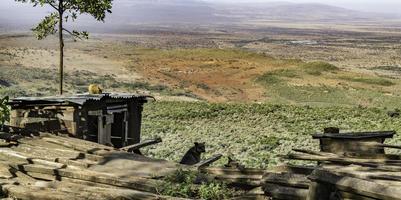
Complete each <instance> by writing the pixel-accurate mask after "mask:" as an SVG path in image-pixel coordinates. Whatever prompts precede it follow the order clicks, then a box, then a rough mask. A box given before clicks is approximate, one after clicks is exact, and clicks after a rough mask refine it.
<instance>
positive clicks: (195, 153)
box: [180, 142, 206, 165]
mask: <svg viewBox="0 0 401 200" xmlns="http://www.w3.org/2000/svg"><path fill="white" fill-rule="evenodd" d="M205 152H206V149H205V143H197V142H195V146H194V147H192V148H191V149H189V150H188V151H187V153H185V155H184V157H182V159H181V162H180V164H184V165H195V164H197V163H199V162H200V161H201V154H202V153H205Z"/></svg>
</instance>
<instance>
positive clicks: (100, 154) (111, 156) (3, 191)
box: [0, 133, 264, 200]
mask: <svg viewBox="0 0 401 200" xmlns="http://www.w3.org/2000/svg"><path fill="white" fill-rule="evenodd" d="M0 138H5V139H1V140H0V141H1V142H2V145H1V146H0V197H12V198H16V199H52V200H53V199H60V200H63V199H66V200H67V199H180V198H176V197H166V196H163V195H161V194H160V189H161V188H160V187H163V185H164V183H165V180H164V179H163V177H166V176H168V175H170V174H173V173H174V172H176V171H177V170H179V169H187V170H193V171H200V172H204V173H205V174H208V177H209V178H210V179H212V180H218V181H224V182H226V183H227V184H228V185H230V186H232V187H236V188H239V187H242V188H244V191H249V192H248V193H246V195H245V196H241V197H237V199H256V198H259V197H264V194H263V191H262V190H261V189H260V186H261V181H260V180H261V178H262V175H263V173H264V171H263V170H256V169H241V170H240V169H234V168H210V167H208V166H209V165H210V164H211V163H213V162H214V161H216V160H218V159H219V158H221V157H222V155H215V156H213V157H212V158H210V159H207V160H203V161H201V162H200V163H199V164H198V165H195V166H190V167H189V166H183V165H180V164H178V163H175V162H169V161H166V160H158V159H152V158H148V157H145V156H142V155H139V154H136V153H132V152H135V151H139V149H140V148H141V147H144V146H147V145H152V144H157V143H159V142H161V140H160V139H155V140H146V141H144V142H142V143H139V144H136V145H131V146H128V147H126V148H120V149H115V148H113V147H109V146H104V145H100V144H97V143H92V142H88V141H84V140H80V139H76V138H71V137H64V136H56V135H52V134H40V135H39V136H34V137H22V136H16V135H12V134H8V133H0ZM11 138H12V139H11Z"/></svg>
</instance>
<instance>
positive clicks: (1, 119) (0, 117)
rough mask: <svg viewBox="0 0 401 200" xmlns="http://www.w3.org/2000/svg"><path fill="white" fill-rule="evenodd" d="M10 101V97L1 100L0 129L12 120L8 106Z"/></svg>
mask: <svg viewBox="0 0 401 200" xmlns="http://www.w3.org/2000/svg"><path fill="white" fill-rule="evenodd" d="M8 100H9V97H8V96H6V97H3V98H1V99H0V129H1V128H2V126H3V125H4V124H5V122H7V121H9V120H10V108H9V107H8V105H7V102H8Z"/></svg>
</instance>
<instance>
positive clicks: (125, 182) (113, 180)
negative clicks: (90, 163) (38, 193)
mask: <svg viewBox="0 0 401 200" xmlns="http://www.w3.org/2000/svg"><path fill="white" fill-rule="evenodd" d="M14 167H16V168H17V169H19V170H21V171H25V172H35V173H43V174H50V175H54V176H57V177H67V178H72V179H79V180H84V181H91V182H95V183H102V184H107V185H114V186H119V187H126V188H131V189H136V190H141V191H146V192H152V193H155V192H157V191H158V187H159V186H160V183H161V181H159V180H153V179H145V178H139V177H124V178H121V177H117V176H113V175H110V174H106V173H100V172H95V171H91V170H84V169H70V168H69V167H67V168H65V169H58V168H54V167H48V166H43V165H35V164H31V165H17V166H14Z"/></svg>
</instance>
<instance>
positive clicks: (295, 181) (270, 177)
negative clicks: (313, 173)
mask: <svg viewBox="0 0 401 200" xmlns="http://www.w3.org/2000/svg"><path fill="white" fill-rule="evenodd" d="M262 182H263V183H271V184H276V185H282V186H286V187H295V188H304V189H308V188H309V184H310V183H311V181H310V180H309V179H308V178H307V176H306V175H301V174H292V173H267V174H266V175H265V176H264V177H263V180H262Z"/></svg>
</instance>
